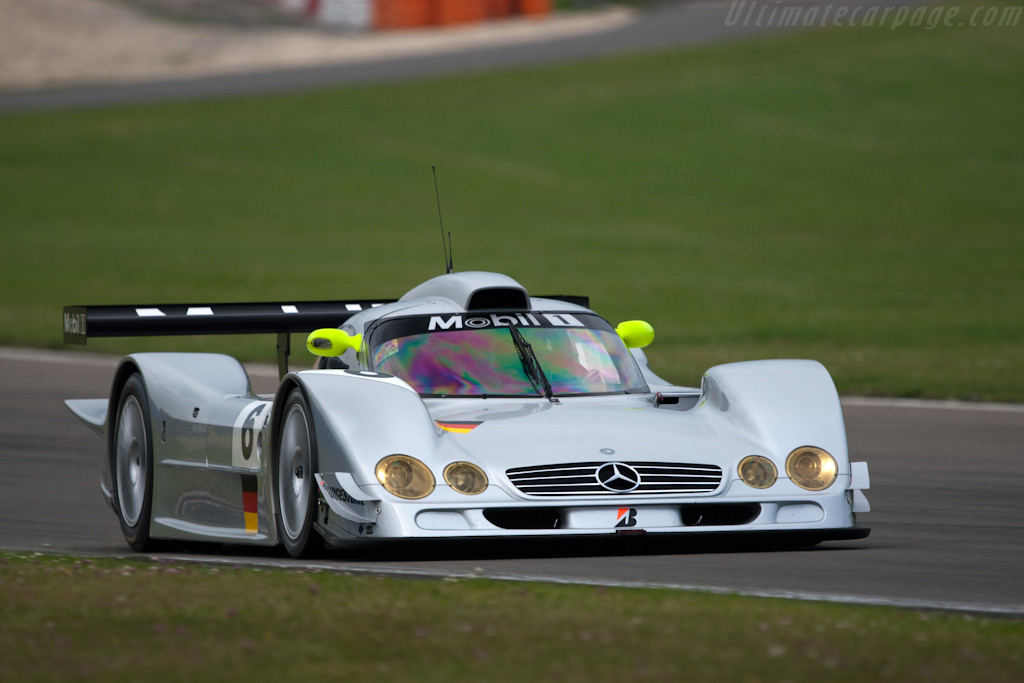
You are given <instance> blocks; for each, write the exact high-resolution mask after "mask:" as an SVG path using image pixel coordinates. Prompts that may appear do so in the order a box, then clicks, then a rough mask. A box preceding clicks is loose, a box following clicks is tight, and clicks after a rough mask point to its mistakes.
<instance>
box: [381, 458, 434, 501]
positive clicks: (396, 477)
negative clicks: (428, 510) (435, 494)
mask: <svg viewBox="0 0 1024 683" xmlns="http://www.w3.org/2000/svg"><path fill="white" fill-rule="evenodd" d="M376 474H377V481H379V482H380V483H381V484H382V485H383V486H384V488H385V489H387V492H388V493H391V494H393V495H396V496H398V497H399V498H408V499H410V500H416V499H417V498H425V497H427V496H429V495H430V493H431V492H432V491H433V490H434V475H433V474H431V473H430V469H429V468H428V467H427V466H426V465H424V464H423V463H422V462H420V461H419V460H417V459H416V458H411V457H409V456H408V455H389V456H388V457H386V458H384V459H383V460H381V461H380V462H379V463H377V471H376Z"/></svg>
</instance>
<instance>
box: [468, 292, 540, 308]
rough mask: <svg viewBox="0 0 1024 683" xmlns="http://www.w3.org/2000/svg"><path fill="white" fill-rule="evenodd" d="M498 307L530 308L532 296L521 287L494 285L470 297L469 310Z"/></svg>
mask: <svg viewBox="0 0 1024 683" xmlns="http://www.w3.org/2000/svg"><path fill="white" fill-rule="evenodd" d="M498 308H511V309H516V310H520V311H525V310H528V309H529V308H530V298H529V297H528V296H527V295H526V292H524V291H523V290H521V289H512V288H511V287H494V288H492V289H478V290H477V291H475V292H473V296H471V297H469V303H468V304H467V305H466V310H467V311H485V310H492V309H498Z"/></svg>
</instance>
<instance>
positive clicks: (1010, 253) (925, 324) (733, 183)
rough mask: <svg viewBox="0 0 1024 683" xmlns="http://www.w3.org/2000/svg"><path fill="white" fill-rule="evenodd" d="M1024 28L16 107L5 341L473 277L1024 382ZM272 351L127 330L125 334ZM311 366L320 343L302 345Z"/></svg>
mask: <svg viewBox="0 0 1024 683" xmlns="http://www.w3.org/2000/svg"><path fill="white" fill-rule="evenodd" d="M1022 79H1024V27H1016V28H989V29H970V28H953V29H947V28H938V29H936V30H934V31H926V30H923V29H907V30H897V31H891V30H888V29H877V30H875V29H853V30H830V31H819V32H814V33H809V34H804V35H799V36H794V37H787V38H781V39H771V40H761V41H752V42H744V43H740V44H730V45H723V46H717V47H711V48H702V49H692V50H680V51H674V52H665V53H660V54H652V55H644V56H632V57H625V58H616V59H608V60H603V61H597V62H587V63H582V64H577V65H564V66H558V67H553V68H538V69H527V70H519V71H512V72H507V73H497V74H489V75H481V76H473V77H461V78H452V79H444V80H434V81H428V82H421V83H414V84H404V85H387V86H374V87H362V88H350V89H344V90H334V91H323V92H317V93H311V94H303V95H289V96H274V97H260V98H249V99H236V100H230V101H218V102H202V103H176V104H163V105H151V106H134V107H123V108H116V109H107V110H100V111H79V112H65V113H46V114H25V115H9V116H4V117H0V222H2V225H3V230H2V234H3V249H2V250H0V292H2V293H3V294H2V295H0V344H8V345H33V346H44V347H56V346H59V345H60V327H59V325H58V319H59V317H60V316H59V312H60V308H61V306H63V305H64V304H80V303H86V304H99V303H150V302H192V301H194V302H201V301H202V302H206V301H251V300H278V299H289V298H297V299H334V298H349V297H352V298H359V297H376V296H380V297H397V296H399V295H401V294H402V293H403V292H404V291H406V290H407V289H408V288H410V287H411V286H413V285H414V284H416V283H418V282H419V281H421V280H422V279H425V278H427V277H430V276H433V275H435V274H438V273H439V272H441V265H442V257H441V245H440V244H439V243H438V228H437V222H436V220H437V218H436V215H435V207H434V196H433V194H434V190H433V186H432V184H431V178H430V166H431V165H432V164H436V165H437V166H438V168H439V177H440V186H441V201H442V206H443V208H444V212H445V225H446V226H447V227H449V228H450V229H451V230H452V232H453V235H454V242H455V244H454V246H455V264H456V267H457V268H458V269H460V270H471V269H472V270H493V271H500V272H507V273H508V274H510V275H512V276H513V277H516V278H517V279H519V280H520V281H521V282H522V283H523V284H524V285H525V286H526V287H527V288H528V289H530V290H531V291H533V292H536V293H545V292H566V293H581V294H589V295H590V296H591V297H592V302H593V305H594V306H595V308H597V309H598V310H599V311H600V312H602V313H603V314H605V316H606V317H608V318H610V319H611V320H612V321H613V322H618V321H619V320H623V319H631V318H643V319H647V320H649V321H650V322H651V323H652V324H653V325H654V326H655V329H656V330H657V331H658V340H657V341H656V342H655V345H654V346H653V347H652V348H651V349H650V353H649V355H650V356H651V358H652V366H653V367H654V368H655V370H656V371H658V372H659V373H660V374H662V375H664V376H666V377H668V378H670V379H672V380H675V381H677V382H680V383H684V384H693V383H696V382H698V381H699V377H700V374H701V373H702V372H703V371H704V370H705V369H706V368H707V367H708V366H709V365H711V364H714V363H720V362H726V361H732V360H745V359H751V358H760V357H812V358H817V359H819V360H821V361H822V362H824V363H825V364H826V366H827V367H828V368H829V369H830V370H831V372H832V373H833V375H834V377H835V378H836V381H837V384H838V386H839V389H840V391H841V392H844V393H858V394H886V395H899V396H927V397H959V398H968V399H982V400H1015V401H1019V400H1024V344H1022V343H1021V340H1022V338H1024V303H1022V302H1024V268H1022V267H1021V259H1022V256H1024V230H1022V229H1021V228H1022V222H1024V193H1022V192H1021V191H1020V189H1021V187H1024V135H1021V133H1020V112H1021V111H1024V88H1021V87H1020V84H1021V82H1022ZM172 344H173V348H184V349H228V350H232V351H236V352H237V353H238V354H239V355H241V356H242V357H244V358H246V359H256V358H264V359H267V360H269V359H271V358H272V357H273V340H272V339H271V338H269V337H268V338H257V339H247V340H234V339H233V340H208V339H207V340H176V341H173V342H172V341H170V340H155V341H154V340H139V341H136V340H127V341H118V342H110V341H105V342H104V341H101V342H97V343H95V344H90V346H91V347H94V348H96V349H99V350H112V351H125V350H135V349H158V348H172ZM303 362H304V361H303Z"/></svg>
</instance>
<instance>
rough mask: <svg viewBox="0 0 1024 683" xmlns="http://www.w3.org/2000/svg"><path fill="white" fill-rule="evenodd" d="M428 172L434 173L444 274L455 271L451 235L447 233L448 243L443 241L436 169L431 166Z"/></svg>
mask: <svg viewBox="0 0 1024 683" xmlns="http://www.w3.org/2000/svg"><path fill="white" fill-rule="evenodd" d="M430 170H431V171H433V172H434V197H435V198H436V199H437V220H438V222H439V223H440V224H441V248H442V249H444V267H445V272H446V273H451V272H453V271H454V270H455V266H454V264H453V263H452V233H451V231H449V232H448V242H447V243H445V241H444V219H443V218H442V217H441V193H440V192H439V191H438V189H437V167H436V166H431V167H430Z"/></svg>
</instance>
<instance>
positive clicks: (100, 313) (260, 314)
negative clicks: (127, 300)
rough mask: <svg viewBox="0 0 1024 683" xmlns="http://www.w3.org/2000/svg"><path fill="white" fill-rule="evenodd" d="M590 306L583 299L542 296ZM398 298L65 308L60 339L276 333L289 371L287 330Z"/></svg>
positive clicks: (283, 367) (329, 323)
mask: <svg viewBox="0 0 1024 683" xmlns="http://www.w3.org/2000/svg"><path fill="white" fill-rule="evenodd" d="M543 298H545V299H555V300H558V301H567V302H570V303H575V304H579V305H582V306H585V307H586V306H588V304H589V300H588V298H587V297H582V296H572V295H555V296H547V297H543ZM395 301H396V299H354V300H351V301H300V302H273V303H253V304H152V305H137V306H65V307H64V343H65V344H81V345H83V346H84V345H85V344H86V342H87V341H88V340H89V339H90V338H96V337H159V336H174V335H182V336H184V335H199V334H276V335H277V367H278V370H279V371H280V373H281V376H282V377H284V375H285V374H287V372H288V356H289V354H290V353H291V336H290V335H291V333H293V332H312V331H313V330H315V329H317V328H320V327H340V326H341V324H342V323H344V322H345V321H346V320H348V319H349V318H350V317H352V316H353V315H355V314H356V313H359V312H360V311H365V310H368V309H370V308H376V307H377V306H383V305H384V304H390V303H394V302H395Z"/></svg>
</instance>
